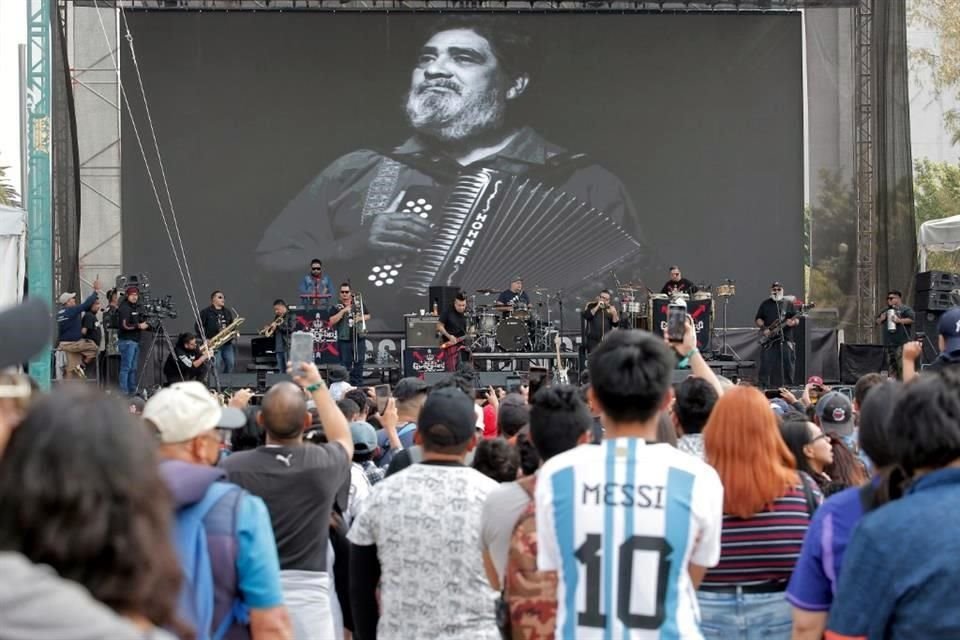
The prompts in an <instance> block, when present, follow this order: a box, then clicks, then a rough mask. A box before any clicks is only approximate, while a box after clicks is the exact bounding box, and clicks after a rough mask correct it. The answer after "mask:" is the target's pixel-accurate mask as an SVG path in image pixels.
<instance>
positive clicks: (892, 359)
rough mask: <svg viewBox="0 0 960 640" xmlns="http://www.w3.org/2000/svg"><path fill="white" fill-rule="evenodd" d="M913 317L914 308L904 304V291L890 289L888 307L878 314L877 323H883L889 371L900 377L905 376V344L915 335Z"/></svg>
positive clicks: (882, 330) (884, 349)
mask: <svg viewBox="0 0 960 640" xmlns="http://www.w3.org/2000/svg"><path fill="white" fill-rule="evenodd" d="M913 318H914V315H913V309H911V308H910V307H908V306H907V305H905V304H903V293H901V292H900V291H897V290H896V289H892V290H890V291H888V292H887V308H886V309H884V310H883V311H882V312H881V313H880V315H878V316H877V324H878V325H882V326H881V333H883V351H884V354H885V356H886V358H885V359H886V363H887V372H888V373H889V375H890V376H896V377H897V378H898V379H902V378H903V345H905V344H907V343H908V342H910V340H911V339H912V337H913V336H912V333H913Z"/></svg>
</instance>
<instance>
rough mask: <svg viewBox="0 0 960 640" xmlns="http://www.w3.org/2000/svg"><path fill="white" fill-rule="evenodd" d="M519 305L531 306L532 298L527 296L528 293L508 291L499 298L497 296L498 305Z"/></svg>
mask: <svg viewBox="0 0 960 640" xmlns="http://www.w3.org/2000/svg"><path fill="white" fill-rule="evenodd" d="M519 303H523V304H526V305H529V304H530V297H529V296H528V295H527V292H526V291H521V292H520V293H514V292H513V291H511V290H510V289H507V290H506V291H504V292H502V293H501V294H500V295H499V296H497V304H502V305H507V304H509V305H516V304H519Z"/></svg>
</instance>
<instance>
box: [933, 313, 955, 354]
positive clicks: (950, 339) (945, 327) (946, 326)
mask: <svg viewBox="0 0 960 640" xmlns="http://www.w3.org/2000/svg"><path fill="white" fill-rule="evenodd" d="M937 333H939V334H940V335H942V336H943V340H944V342H946V344H945V345H944V351H946V352H948V353H949V352H951V351H956V350H958V349H960V307H954V308H952V309H949V310H948V311H946V312H944V314H943V315H942V316H940V322H938V323H937Z"/></svg>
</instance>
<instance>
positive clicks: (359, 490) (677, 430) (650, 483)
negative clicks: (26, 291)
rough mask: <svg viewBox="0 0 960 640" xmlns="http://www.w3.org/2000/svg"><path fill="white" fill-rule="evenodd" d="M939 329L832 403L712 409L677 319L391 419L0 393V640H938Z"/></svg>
mask: <svg viewBox="0 0 960 640" xmlns="http://www.w3.org/2000/svg"><path fill="white" fill-rule="evenodd" d="M34 311H35V310H34ZM24 313H25V312H24V311H23V310H22V309H21V310H13V311H9V312H5V313H4V314H0V328H2V327H3V326H4V322H5V320H4V317H3V316H8V320H9V317H10V315H11V314H20V315H23V316H24V317H23V318H21V321H22V322H28V323H29V322H30V320H29V319H25V318H26V316H25V315H24ZM945 315H947V316H949V318H953V321H954V324H955V325H956V326H954V324H950V322H945V323H943V330H942V333H941V338H942V340H941V342H942V344H941V346H942V347H943V348H944V353H945V354H946V356H944V359H943V363H942V364H941V366H938V367H937V368H936V370H934V371H921V372H916V371H914V370H913V369H912V368H910V367H906V368H905V371H904V376H905V377H906V378H908V379H907V381H905V382H901V381H898V380H895V379H892V378H889V379H888V378H887V377H885V376H881V375H878V374H869V375H867V376H864V377H863V378H862V379H861V380H860V381H859V382H858V384H857V385H856V387H855V389H854V394H853V397H852V398H848V397H847V396H846V395H844V394H843V393H840V392H838V391H831V390H829V389H828V388H825V387H824V385H823V383H822V381H818V380H812V381H811V382H810V383H809V384H808V385H807V388H806V390H805V392H804V393H803V395H802V397H800V398H796V397H794V396H793V395H792V394H790V393H789V392H787V391H786V390H784V392H783V393H782V396H783V397H782V398H776V399H772V400H771V399H769V398H768V397H767V396H766V395H765V394H764V393H763V392H762V391H761V390H759V389H757V388H755V387H753V386H749V385H733V384H731V383H730V382H729V381H726V380H724V379H721V378H719V377H718V376H716V375H715V374H714V373H713V372H712V371H711V369H710V368H709V367H708V366H707V364H706V362H705V361H704V360H703V358H702V356H700V354H699V353H698V352H697V349H696V346H695V339H696V337H695V333H694V330H693V326H692V323H689V322H688V325H687V331H686V336H685V338H684V341H683V342H682V343H670V342H667V341H666V340H664V339H663V338H662V337H660V336H654V335H652V334H650V333H646V332H643V331H633V330H630V331H617V332H614V333H612V334H611V335H610V336H608V337H607V338H606V339H605V340H604V341H603V342H602V343H601V344H599V345H598V346H597V348H596V349H595V350H594V351H593V352H592V353H591V355H590V360H589V375H586V376H584V378H583V379H582V380H581V381H580V383H581V384H580V385H559V384H551V381H550V380H549V378H548V377H543V378H531V379H530V380H529V381H527V382H526V383H525V384H523V385H521V386H519V387H517V388H515V389H503V390H501V389H487V390H485V391H486V393H478V392H477V382H476V376H475V374H474V373H473V372H472V371H471V370H470V369H469V368H468V367H463V368H461V370H459V371H458V373H457V374H454V375H451V376H450V377H449V378H448V379H446V380H443V381H441V382H438V383H435V384H433V385H432V386H430V385H428V384H426V383H425V382H424V381H423V380H419V379H416V378H405V379H402V380H401V381H400V382H399V383H398V384H397V385H395V387H394V388H393V389H392V393H391V397H390V398H389V399H388V400H387V401H386V402H385V403H384V402H383V401H382V399H381V400H380V401H379V402H378V398H377V395H376V393H375V392H374V390H373V389H369V388H362V387H361V388H354V387H351V385H349V384H347V383H345V382H344V381H342V380H340V381H337V382H330V384H329V386H328V384H327V382H326V381H325V380H324V378H323V376H322V375H321V373H320V372H319V371H318V370H317V368H316V367H315V366H313V365H311V364H302V365H300V366H299V367H298V368H297V369H296V370H293V369H292V368H291V377H292V381H290V382H281V383H278V384H276V385H274V386H273V387H271V388H270V389H269V390H268V391H267V392H266V393H265V394H264V395H263V397H262V398H261V401H260V403H259V404H257V405H252V404H251V403H250V400H251V397H250V394H249V393H240V394H237V395H236V396H234V397H233V398H231V399H230V400H229V402H228V403H227V404H226V405H225V406H224V405H223V404H221V402H219V401H218V400H217V399H216V398H215V397H214V395H213V394H211V393H210V392H209V390H208V389H207V388H206V387H205V386H204V385H203V384H202V383H200V382H199V381H186V382H179V383H176V384H173V385H171V386H169V387H166V388H164V389H162V390H160V391H159V392H157V393H156V394H155V395H153V396H152V397H150V398H149V399H148V400H147V401H146V402H145V403H143V402H142V401H139V400H137V401H131V400H129V399H126V398H124V399H123V401H121V400H119V399H118V398H119V397H120V396H118V395H110V394H106V393H103V392H102V391H100V390H97V389H95V388H94V386H93V385H83V384H77V383H73V384H71V383H64V384H63V385H60V386H58V387H57V388H56V389H55V390H54V391H53V392H50V393H39V392H38V391H37V390H36V389H35V387H34V386H32V385H31V383H30V381H29V378H26V377H25V376H23V375H21V374H15V373H3V374H0V513H3V514H4V517H3V518H2V519H0V575H2V576H3V577H4V578H3V580H2V587H0V640H20V639H27V638H30V639H38V638H39V639H45V638H50V639H56V640H74V639H78V640H79V639H83V640H86V639H88V638H89V639H91V640H92V639H94V638H118V639H124V638H153V639H159V640H167V639H169V638H187V639H192V638H255V639H257V640H260V639H263V638H269V639H280V638H297V639H301V638H303V639H316V640H339V639H349V638H357V639H359V640H368V639H374V638H378V639H380V640H392V639H396V640H409V639H412V638H449V639H464V640H467V639H470V640H476V639H479V640H483V639H487V638H489V639H490V640H495V639H497V638H518V639H526V640H531V639H534V638H536V639H540V638H553V637H555V638H563V639H577V640H579V639H590V638H607V637H623V638H635V639H643V638H654V637H676V638H691V639H693V638H709V639H713V638H717V639H720V638H723V639H725V640H727V639H737V638H742V639H744V640H747V639H751V638H760V637H763V638H795V639H816V638H828V639H830V640H843V639H852V638H911V639H912V638H951V637H960V616H958V614H957V613H956V612H955V610H954V609H953V607H952V606H951V602H953V601H954V600H953V598H954V594H955V593H957V592H958V589H960V571H957V570H954V569H953V565H952V562H951V558H952V551H954V550H956V549H957V546H958V543H957V542H956V535H955V534H954V529H955V527H954V526H953V525H954V524H958V525H960V515H957V512H956V510H953V509H950V508H949V504H951V500H953V499H954V498H955V497H957V495H958V494H956V493H954V491H960V469H958V468H957V467H960V369H958V368H957V367H956V366H955V360H951V358H952V357H953V356H951V355H950V354H951V353H954V352H957V351H960V309H956V310H953V311H950V312H948V313H947V314H945ZM26 333H29V332H26ZM18 335H20V334H18ZM40 344H42V343H38V344H36V345H31V342H30V340H29V339H25V340H24V341H22V342H21V343H18V344H13V343H11V344H6V343H4V344H0V369H2V368H3V367H6V366H10V365H12V364H14V363H16V362H20V361H22V360H23V359H24V357H25V353H24V351H25V350H28V349H31V348H35V347H39V346H40ZM910 349H912V347H910V346H909V345H908V346H907V347H906V348H905V349H904V353H905V355H906V356H909V355H910V353H911V351H910ZM27 355H29V354H27ZM681 360H682V361H684V362H685V363H686V364H687V366H689V374H690V375H689V377H687V378H686V379H685V380H683V381H682V382H680V383H678V384H675V383H674V382H673V379H674V374H675V370H676V367H677V364H678V361H681ZM954 485H957V487H956V488H954ZM908 550H909V552H908Z"/></svg>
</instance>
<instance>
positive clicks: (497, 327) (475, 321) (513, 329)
mask: <svg viewBox="0 0 960 640" xmlns="http://www.w3.org/2000/svg"><path fill="white" fill-rule="evenodd" d="M498 293H499V291H497V290H495V289H488V288H484V289H477V290H476V292H475V293H474V294H473V295H471V296H470V304H469V306H468V308H467V312H466V315H467V336H466V340H465V344H466V346H467V348H468V349H469V350H470V351H474V352H479V353H484V352H486V353H492V352H495V351H508V352H543V351H550V350H551V349H552V348H553V340H554V337H555V336H557V335H559V333H560V329H559V325H560V322H559V320H554V319H553V318H552V315H553V312H552V309H551V303H552V302H554V301H555V300H556V301H558V302H559V295H560V294H559V292H557V293H556V294H555V295H551V292H550V291H549V290H547V289H542V288H539V287H535V288H534V289H532V290H530V291H528V293H532V294H533V296H534V300H535V302H532V303H530V304H529V305H528V304H526V303H520V304H516V305H514V306H513V308H512V310H511V311H508V312H502V311H498V310H497V308H496V301H495V299H494V298H493V296H495V295H497V294H498Z"/></svg>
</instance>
